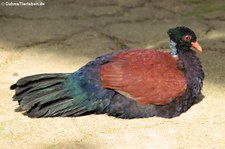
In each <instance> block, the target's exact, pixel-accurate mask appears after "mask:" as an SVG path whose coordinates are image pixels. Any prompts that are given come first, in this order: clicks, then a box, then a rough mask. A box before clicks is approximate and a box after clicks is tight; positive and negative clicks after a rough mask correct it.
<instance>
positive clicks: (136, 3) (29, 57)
mask: <svg viewBox="0 0 225 149" xmlns="http://www.w3.org/2000/svg"><path fill="white" fill-rule="evenodd" d="M1 2H2V0H1ZM25 2H27V1H25ZM33 2H41V0H40V1H39V0H36V1H33ZM42 2H44V3H45V6H42V7H28V6H18V7H16V6H14V7H10V6H7V7H6V6H0V27H1V31H0V69H1V73H0V78H1V80H0V84H1V86H0V91H1V92H0V98H1V102H0V148H2V149H58V148H65V149H73V148H93V149H95V148H96V149H99V148H107V149H108V148H172V149H174V148H218V149H219V148H221V149H223V148H225V139H224V138H225V79H224V78H225V65H224V64H225V52H224V51H225V15H224V14H225V1H224V0H214V1H209V0H208V1H203V0H202V1H201V0H191V1H189V0H182V1H170V2H169V1H166V0H164V1H161V2H158V1H156V0H126V1H125V0H108V1H106V0H92V1H91V0H64V1H59V0H54V1H53V0H52V1H50V0H43V1H42ZM177 25H185V26H188V27H190V28H192V29H193V30H194V31H195V32H196V34H197V35H198V37H199V42H200V43H201V45H202V47H203V48H204V51H203V53H202V54H199V56H200V58H201V61H202V64H203V67H204V71H205V74H206V78H205V81H204V88H203V95H204V96H205V98H204V99H203V100H202V101H201V102H200V103H198V104H196V105H194V106H193V107H192V108H191V109H189V110H188V111H187V112H186V113H184V114H182V115H181V116H179V117H177V118H173V119H163V118H157V117H153V118H145V119H132V120H123V119H117V118H114V117H109V116H107V115H88V116H83V117H76V118H45V119H44V118H40V119H31V118H28V117H26V116H24V115H23V114H22V113H20V112H15V111H14V110H15V108H16V107H17V103H16V102H12V98H11V97H12V95H13V92H12V91H10V90H9V86H10V85H11V84H12V83H14V82H15V81H16V80H17V79H19V78H21V77H24V76H27V75H31V74H36V73H43V72H49V73H50V72H73V71H75V70H77V69H78V68H79V67H81V66H82V65H84V64H85V63H87V62H88V61H89V60H91V59H93V58H95V57H96V56H98V55H101V54H104V53H107V52H112V51H116V50H119V49H123V48H129V47H140V48H142V47H143V48H153V49H162V50H168V37H167V34H166V31H167V29H168V28H170V27H174V26H177Z"/></svg>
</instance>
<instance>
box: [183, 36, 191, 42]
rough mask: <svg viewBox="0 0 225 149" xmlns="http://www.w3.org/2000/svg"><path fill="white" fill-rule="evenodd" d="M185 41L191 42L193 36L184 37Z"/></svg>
mask: <svg viewBox="0 0 225 149" xmlns="http://www.w3.org/2000/svg"><path fill="white" fill-rule="evenodd" d="M183 39H184V40H185V41H190V40H191V36H190V35H185V36H184V37H183Z"/></svg>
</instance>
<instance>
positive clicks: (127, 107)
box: [10, 26, 204, 119]
mask: <svg viewBox="0 0 225 149" xmlns="http://www.w3.org/2000/svg"><path fill="white" fill-rule="evenodd" d="M168 35H169V38H170V48H171V52H170V53H168V52H163V51H156V50H149V49H127V50H121V51H117V52H113V53H109V54H106V55H103V56H100V57H97V58H96V59H95V60H93V61H90V62H88V63H87V64H86V65H84V66H83V67H81V68H80V69H79V70H77V71H76V72H74V73H55V74H38V75H33V76H28V77H24V78H22V79H20V80H18V81H17V82H16V83H15V84H13V85H12V86H11V87H10V89H12V90H15V95H14V96H13V100H14V101H18V103H19V108H20V109H22V110H25V111H26V114H27V115H28V116H29V117H35V118H38V117H55V116H63V117H65V116H80V115H86V114H90V113H95V114H102V113H107V114H108V115H111V116H115V117H119V118H126V119H131V118H144V117H152V116H158V117H164V118H172V117H176V116H179V115H180V114H181V113H183V112H185V111H187V110H188V108H190V107H191V106H192V105H193V104H194V103H195V102H196V100H197V99H198V97H199V96H200V92H201V88H202V85H203V79H204V72H203V70H202V66H201V63H200V60H199V58H198V57H197V56H196V52H195V51H193V50H192V49H191V47H193V48H194V49H196V50H197V51H200V52H201V51H202V48H201V46H200V45H199V44H198V42H197V37H196V35H195V33H194V32H193V31H192V30H191V29H189V28H187V27H184V26H179V27H175V28H172V29H169V30H168Z"/></svg>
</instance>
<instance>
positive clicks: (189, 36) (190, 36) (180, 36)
mask: <svg viewBox="0 0 225 149" xmlns="http://www.w3.org/2000/svg"><path fill="white" fill-rule="evenodd" d="M167 33H168V35H169V37H170V40H172V41H173V42H175V43H176V45H177V46H179V47H183V48H190V47H193V48H195V49H197V50H198V51H202V48H201V46H200V45H199V44H198V42H197V37H196V35H195V33H194V32H193V31H192V30H191V29H189V28H187V27H184V26H178V27H175V28H171V29H169V30H168V32H167Z"/></svg>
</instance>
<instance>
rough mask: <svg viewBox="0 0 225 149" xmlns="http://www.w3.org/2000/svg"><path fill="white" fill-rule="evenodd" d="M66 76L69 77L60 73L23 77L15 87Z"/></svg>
mask: <svg viewBox="0 0 225 149" xmlns="http://www.w3.org/2000/svg"><path fill="white" fill-rule="evenodd" d="M67 75H69V74H62V73H53V74H37V75H33V76H28V77H24V78H22V79H20V80H18V81H17V83H16V85H17V86H24V85H28V84H31V83H33V82H40V81H43V80H52V79H54V80H55V79H65V76H67ZM12 87H13V86H12ZM12 89H13V88H12Z"/></svg>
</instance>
